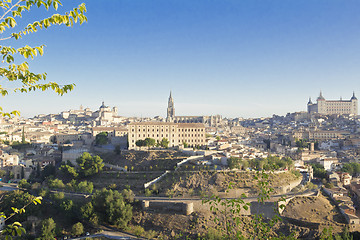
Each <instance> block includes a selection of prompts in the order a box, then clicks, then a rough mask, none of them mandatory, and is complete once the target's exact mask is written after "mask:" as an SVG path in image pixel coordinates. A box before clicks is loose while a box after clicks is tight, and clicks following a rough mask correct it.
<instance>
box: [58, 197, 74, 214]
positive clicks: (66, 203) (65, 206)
mask: <svg viewBox="0 0 360 240" xmlns="http://www.w3.org/2000/svg"><path fill="white" fill-rule="evenodd" d="M73 206H74V203H73V201H72V200H71V199H65V200H63V201H62V202H61V203H60V209H61V210H63V211H65V212H70V211H71V210H72V208H73Z"/></svg>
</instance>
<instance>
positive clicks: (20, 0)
mask: <svg viewBox="0 0 360 240" xmlns="http://www.w3.org/2000/svg"><path fill="white" fill-rule="evenodd" d="M22 1H24V0H19V1H18V2H17V3H15V4H14V5H12V6H11V8H9V9H8V10H7V11H6V12H5V13H4V14H3V15H2V16H1V17H0V21H1V20H3V18H4V17H5V16H6V15H7V14H8V13H9V12H10V11H11V10H12V9H13V8H14V7H16V6H18V4H19V3H21V2H22Z"/></svg>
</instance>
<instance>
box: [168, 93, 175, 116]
mask: <svg viewBox="0 0 360 240" xmlns="http://www.w3.org/2000/svg"><path fill="white" fill-rule="evenodd" d="M174 117H175V107H174V100H173V98H172V96H171V91H170V96H169V101H168V107H167V115H166V121H167V122H172V121H174Z"/></svg>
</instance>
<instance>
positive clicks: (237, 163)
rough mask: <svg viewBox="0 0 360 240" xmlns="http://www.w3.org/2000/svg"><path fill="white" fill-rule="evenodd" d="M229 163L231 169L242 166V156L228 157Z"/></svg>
mask: <svg viewBox="0 0 360 240" xmlns="http://www.w3.org/2000/svg"><path fill="white" fill-rule="evenodd" d="M227 163H228V167H229V168H230V169H234V168H240V163H241V158H237V157H230V158H229V159H228V161H227Z"/></svg>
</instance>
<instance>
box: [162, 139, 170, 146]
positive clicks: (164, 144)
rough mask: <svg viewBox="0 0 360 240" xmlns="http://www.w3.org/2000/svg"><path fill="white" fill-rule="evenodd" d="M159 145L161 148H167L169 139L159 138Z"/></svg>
mask: <svg viewBox="0 0 360 240" xmlns="http://www.w3.org/2000/svg"><path fill="white" fill-rule="evenodd" d="M160 146H161V147H163V148H168V147H169V140H167V138H163V139H161V142H160Z"/></svg>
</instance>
